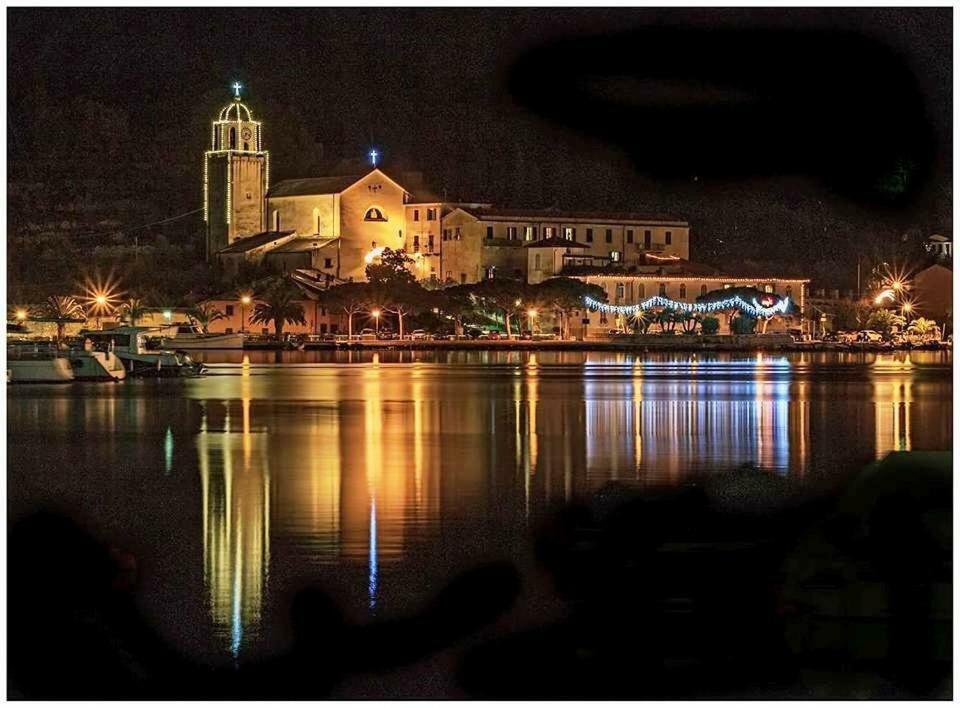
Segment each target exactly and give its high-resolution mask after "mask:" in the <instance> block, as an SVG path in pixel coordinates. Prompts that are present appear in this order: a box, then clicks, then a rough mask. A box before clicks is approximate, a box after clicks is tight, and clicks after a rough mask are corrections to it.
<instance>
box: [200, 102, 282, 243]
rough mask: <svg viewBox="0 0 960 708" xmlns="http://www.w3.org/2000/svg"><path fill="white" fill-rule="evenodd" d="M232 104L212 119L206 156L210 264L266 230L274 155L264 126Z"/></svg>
mask: <svg viewBox="0 0 960 708" xmlns="http://www.w3.org/2000/svg"><path fill="white" fill-rule="evenodd" d="M241 88H242V86H241V85H240V84H239V83H235V84H234V85H233V91H234V96H233V100H232V101H231V102H230V103H229V104H227V105H226V106H224V108H223V109H222V110H221V111H220V114H219V115H218V116H217V118H216V120H214V121H213V125H212V127H211V131H210V149H209V150H207V151H206V152H205V153H204V156H203V220H204V222H205V224H206V231H207V233H206V254H207V260H208V261H210V260H213V258H214V256H215V255H216V253H217V251H219V250H220V249H222V248H226V247H227V246H229V245H230V244H231V243H233V242H234V241H235V240H237V239H238V238H243V237H244V236H252V235H253V234H256V233H260V232H262V231H264V230H265V229H266V196H267V188H268V186H269V181H270V154H269V152H268V151H266V150H264V149H263V127H262V125H261V123H260V122H259V121H255V120H254V119H253V114H252V113H251V112H250V109H249V108H247V107H246V106H245V105H244V104H243V103H242V101H241V97H240V89H241Z"/></svg>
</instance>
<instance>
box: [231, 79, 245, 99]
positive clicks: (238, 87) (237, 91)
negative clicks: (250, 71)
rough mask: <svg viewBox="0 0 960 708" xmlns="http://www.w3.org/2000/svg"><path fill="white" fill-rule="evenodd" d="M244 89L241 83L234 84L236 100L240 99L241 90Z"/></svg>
mask: <svg viewBox="0 0 960 708" xmlns="http://www.w3.org/2000/svg"><path fill="white" fill-rule="evenodd" d="M242 88H243V86H242V85H241V84H240V82H239V81H234V82H233V97H234V98H240V89H242Z"/></svg>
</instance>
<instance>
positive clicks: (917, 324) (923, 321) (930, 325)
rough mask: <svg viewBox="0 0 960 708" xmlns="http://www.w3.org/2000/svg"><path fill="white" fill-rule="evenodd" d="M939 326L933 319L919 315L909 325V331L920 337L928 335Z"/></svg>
mask: <svg viewBox="0 0 960 708" xmlns="http://www.w3.org/2000/svg"><path fill="white" fill-rule="evenodd" d="M936 327H937V323H936V322H935V321H933V320H928V319H927V318H926V317H918V318H917V319H915V320H914V321H913V322H911V323H910V326H909V327H907V331H908V332H909V333H910V334H915V335H917V336H918V337H921V338H923V337H926V336H927V335H928V334H932V333H933V332H934V331H935V329H936Z"/></svg>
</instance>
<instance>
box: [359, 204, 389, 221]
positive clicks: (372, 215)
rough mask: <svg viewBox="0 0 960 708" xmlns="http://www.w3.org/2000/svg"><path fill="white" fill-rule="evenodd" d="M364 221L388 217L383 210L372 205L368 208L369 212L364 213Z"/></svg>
mask: <svg viewBox="0 0 960 708" xmlns="http://www.w3.org/2000/svg"><path fill="white" fill-rule="evenodd" d="M363 220H364V221H386V220H387V217H385V216H384V215H383V212H382V211H380V210H379V209H377V207H370V208H369V209H367V213H366V214H364V215H363Z"/></svg>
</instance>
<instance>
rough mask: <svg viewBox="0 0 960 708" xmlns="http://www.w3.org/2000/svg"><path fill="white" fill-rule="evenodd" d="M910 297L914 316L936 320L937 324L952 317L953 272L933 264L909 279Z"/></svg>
mask: <svg viewBox="0 0 960 708" xmlns="http://www.w3.org/2000/svg"><path fill="white" fill-rule="evenodd" d="M910 296H911V298H912V300H913V301H914V305H913V307H914V315H915V316H919V317H927V318H929V319H932V320H936V321H937V322H938V323H939V324H943V323H944V322H945V321H947V320H950V319H951V317H952V315H953V271H952V270H950V269H949V268H947V267H946V266H943V265H940V264H939V263H935V264H934V265H932V266H930V267H929V268H924V269H923V270H921V271H919V272H918V273H916V274H915V275H914V276H913V278H912V279H911V290H910Z"/></svg>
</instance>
